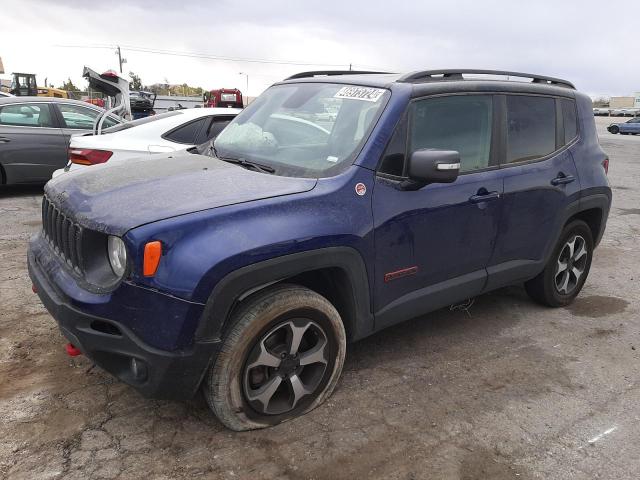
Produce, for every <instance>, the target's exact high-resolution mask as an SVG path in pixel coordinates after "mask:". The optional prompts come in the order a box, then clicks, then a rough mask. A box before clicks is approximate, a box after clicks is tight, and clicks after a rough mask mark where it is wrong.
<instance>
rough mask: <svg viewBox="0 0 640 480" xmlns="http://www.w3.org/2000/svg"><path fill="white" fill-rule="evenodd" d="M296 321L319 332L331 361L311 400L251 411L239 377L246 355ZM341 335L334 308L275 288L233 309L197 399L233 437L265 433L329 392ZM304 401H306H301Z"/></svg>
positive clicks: (300, 291)
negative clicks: (246, 432)
mask: <svg viewBox="0 0 640 480" xmlns="http://www.w3.org/2000/svg"><path fill="white" fill-rule="evenodd" d="M301 316H303V317H305V318H306V317H308V318H311V319H313V320H312V321H313V322H315V325H316V326H318V325H320V326H321V327H322V331H323V333H324V334H325V335H326V339H327V342H328V343H331V345H332V348H331V349H330V351H328V353H327V354H326V355H327V356H329V357H331V358H330V359H329V360H328V362H327V364H326V367H325V369H324V372H323V373H322V374H321V380H320V381H319V383H318V385H317V387H316V389H315V390H314V391H313V393H312V394H309V395H306V396H305V397H302V398H303V399H304V401H300V402H299V404H296V401H295V400H294V401H293V402H292V404H293V405H294V406H295V405H297V406H296V407H295V408H294V409H293V410H291V411H288V412H286V413H282V414H274V415H267V414H264V413H263V412H259V411H256V409H254V408H253V407H252V405H251V404H250V402H249V400H248V399H247V397H246V390H245V388H246V387H245V383H244V382H245V378H246V377H245V375H247V373H246V369H248V368H249V367H248V366H247V365H248V358H249V354H250V353H251V352H253V351H254V349H255V348H256V346H257V345H258V346H260V345H262V343H259V342H264V337H265V335H268V334H269V332H270V331H272V330H273V329H274V328H275V329H277V328H281V327H279V326H280V325H283V324H286V323H287V320H288V321H289V322H291V321H293V320H292V319H295V320H296V321H297V319H298V318H300V317H301ZM345 352H346V334H345V329H344V325H343V323H342V320H341V318H340V315H339V314H338V312H337V310H336V309H335V307H334V306H333V305H332V304H331V303H330V302H329V301H328V300H327V299H326V298H324V297H323V296H322V295H319V294H318V293H316V292H314V291H312V290H309V289H308V288H305V287H302V286H297V285H290V284H288V285H278V286H275V287H271V288H267V289H265V290H264V291H261V292H258V293H256V294H254V295H252V296H250V297H249V298H247V299H246V300H244V301H243V303H242V304H240V305H239V307H238V308H237V309H236V311H235V312H234V313H233V314H232V317H231V319H230V324H229V327H228V328H227V329H226V333H225V334H224V337H223V344H222V347H221V350H220V352H219V354H218V356H217V358H216V360H215V363H214V365H213V366H212V367H211V368H210V369H209V372H208V373H207V375H206V378H205V382H204V385H203V393H204V396H205V398H206V400H207V403H208V404H209V407H210V408H211V410H212V411H213V412H214V413H215V415H216V416H217V417H218V419H219V420H220V421H221V422H222V423H223V424H224V425H225V426H226V427H228V428H230V429H232V430H236V431H242V430H253V429H258V428H265V427H269V426H272V425H276V424H278V423H281V422H284V421H287V420H291V419H293V418H296V417H298V416H300V415H304V414H306V413H308V412H310V411H311V410H313V409H314V408H316V407H317V406H318V405H320V404H321V403H323V402H324V401H325V400H326V399H327V398H328V397H329V396H330V395H331V393H332V392H333V390H334V388H335V386H336V384H337V382H338V379H339V378H340V374H341V372H342V366H343V364H344V358H345ZM307 397H308V398H307Z"/></svg>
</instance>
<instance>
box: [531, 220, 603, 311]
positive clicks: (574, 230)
mask: <svg viewBox="0 0 640 480" xmlns="http://www.w3.org/2000/svg"><path fill="white" fill-rule="evenodd" d="M576 237H580V238H581V239H584V246H585V249H586V259H585V262H584V265H582V266H581V267H582V268H583V273H582V275H581V276H580V278H579V279H578V281H577V282H575V286H573V288H572V289H571V291H570V292H567V293H561V292H560V291H559V289H558V287H557V285H556V276H557V275H558V273H557V272H558V265H559V259H560V255H561V252H563V249H564V248H565V247H566V246H567V243H568V242H570V241H571V239H573V238H576ZM593 249H594V244H593V236H592V234H591V229H590V228H589V226H588V225H587V224H586V223H585V222H583V221H582V220H574V221H572V222H571V223H569V224H567V225H566V226H565V227H564V228H563V230H562V234H561V235H560V238H559V239H558V243H557V244H556V246H555V248H554V249H553V253H552V254H551V257H550V258H549V261H548V262H547V265H546V266H545V268H544V270H543V271H542V272H541V273H540V274H539V275H538V276H537V277H535V278H533V279H531V280H529V281H528V282H526V283H525V285H524V286H525V289H526V291H527V293H528V294H529V296H530V297H531V298H532V299H533V300H535V301H536V302H538V303H541V304H542V305H546V306H549V307H563V306H565V305H569V304H570V303H571V302H573V300H574V299H575V298H576V297H577V296H578V294H579V293H580V290H582V287H583V286H584V282H585V281H586V279H587V276H588V275H589V269H590V268H591V260H592V258H593Z"/></svg>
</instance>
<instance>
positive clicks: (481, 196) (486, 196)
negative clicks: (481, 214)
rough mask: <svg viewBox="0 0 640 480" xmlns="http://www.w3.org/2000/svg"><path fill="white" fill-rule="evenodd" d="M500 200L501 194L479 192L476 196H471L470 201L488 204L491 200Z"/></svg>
mask: <svg viewBox="0 0 640 480" xmlns="http://www.w3.org/2000/svg"><path fill="white" fill-rule="evenodd" d="M499 198H500V192H486V193H485V192H482V193H480V192H478V193H477V194H476V195H471V196H470V197H469V201H470V202H471V203H480V202H488V201H490V200H497V199H499Z"/></svg>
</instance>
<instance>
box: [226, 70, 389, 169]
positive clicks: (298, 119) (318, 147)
mask: <svg viewBox="0 0 640 480" xmlns="http://www.w3.org/2000/svg"><path fill="white" fill-rule="evenodd" d="M389 95H390V93H389V91H388V90H385V89H381V88H370V87H361V86H355V85H339V84H330V83H292V84H283V85H277V86H274V87H271V88H270V89H269V90H267V91H266V92H265V93H263V94H262V95H261V96H260V97H259V98H258V99H257V100H255V101H254V102H253V103H252V104H250V105H249V106H248V107H247V108H246V109H245V110H244V111H243V112H242V113H240V114H239V115H238V116H237V117H236V118H235V120H233V122H231V123H230V124H229V126H228V127H227V128H225V129H224V130H223V131H222V133H220V135H219V136H218V137H217V138H216V140H215V153H216V155H217V156H218V157H220V158H223V159H225V158H227V159H235V160H246V161H249V162H255V163H259V164H261V165H267V166H269V167H272V168H273V169H275V174H276V175H286V176H297V177H327V176H332V175H335V174H336V173H338V172H340V171H341V170H343V169H344V168H346V167H347V166H348V165H349V164H350V163H352V162H353V159H354V157H355V155H357V153H358V151H359V148H360V147H361V145H362V144H363V142H364V141H365V140H366V138H367V136H368V135H369V133H370V131H371V129H372V127H373V125H374V123H375V121H376V119H377V118H378V117H379V114H380V112H381V111H382V109H383V108H384V105H385V104H386V103H387V99H388V97H389Z"/></svg>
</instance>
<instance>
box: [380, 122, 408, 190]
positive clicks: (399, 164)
mask: <svg viewBox="0 0 640 480" xmlns="http://www.w3.org/2000/svg"><path fill="white" fill-rule="evenodd" d="M406 149H407V121H406V118H403V119H402V120H401V121H400V123H399V124H398V126H397V127H396V130H395V132H393V137H391V141H390V142H389V145H388V146H387V150H386V151H385V153H384V157H383V159H382V163H381V164H380V172H381V173H386V174H388V175H395V176H397V177H401V176H402V175H403V173H404V158H405V152H406Z"/></svg>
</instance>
